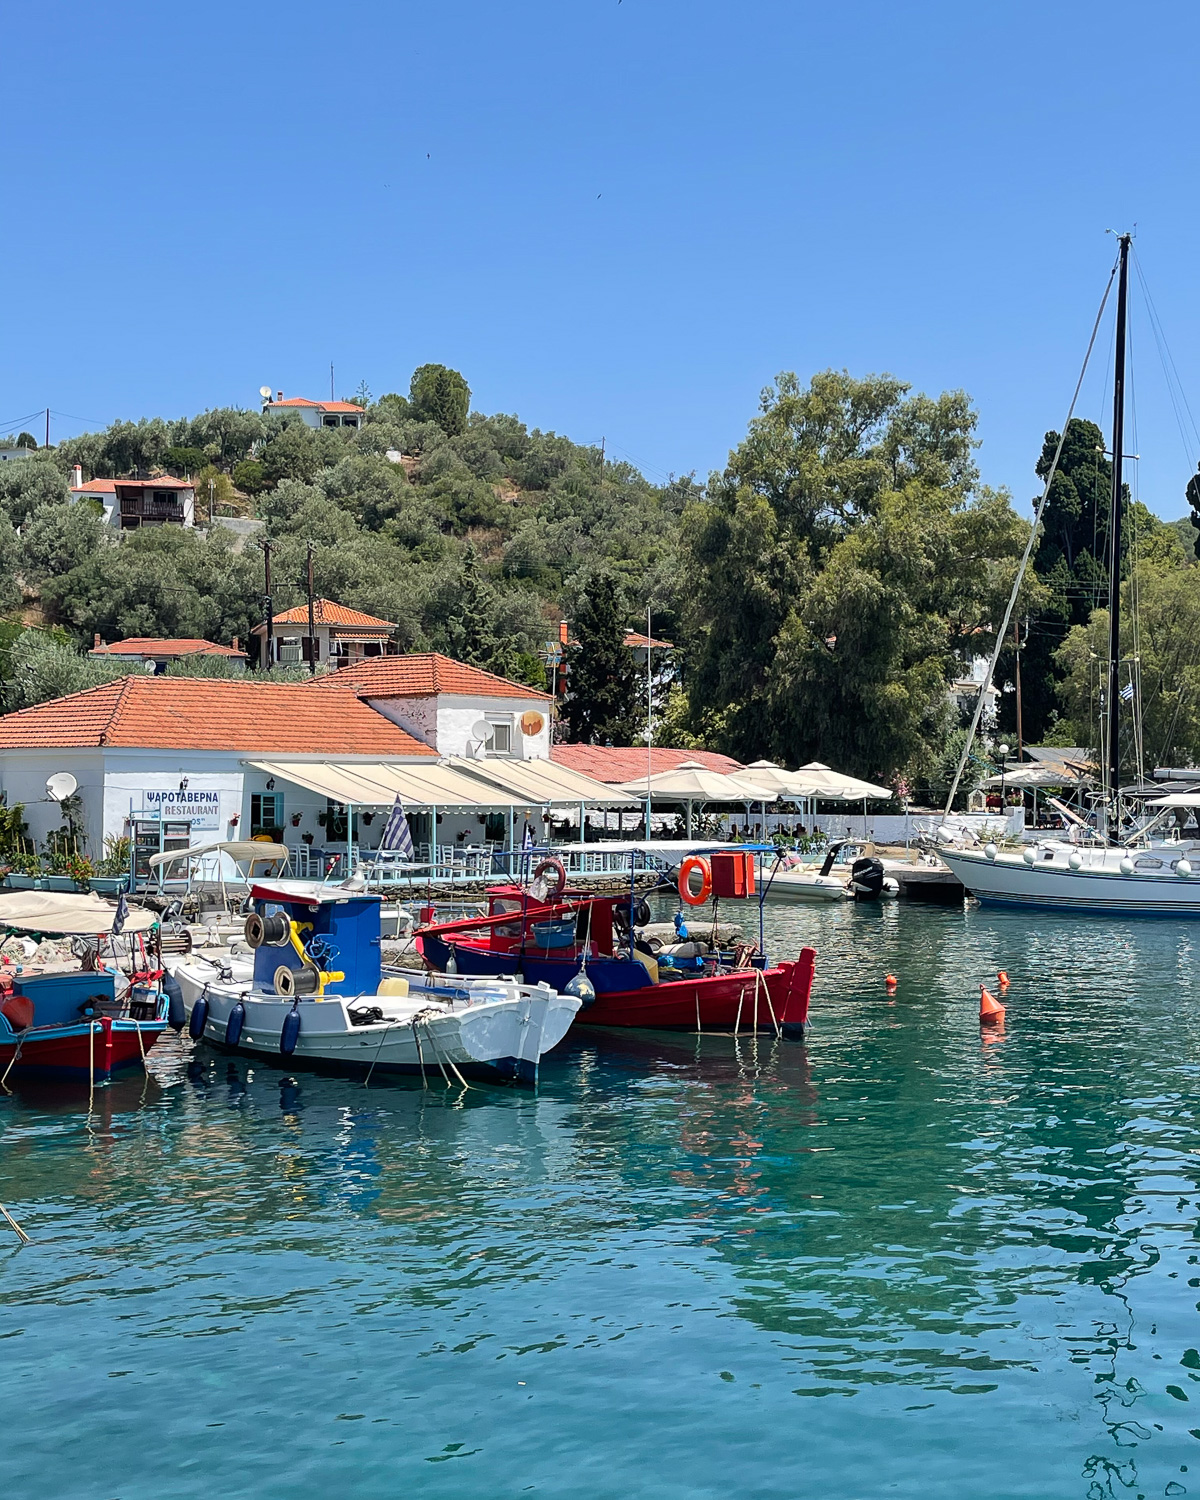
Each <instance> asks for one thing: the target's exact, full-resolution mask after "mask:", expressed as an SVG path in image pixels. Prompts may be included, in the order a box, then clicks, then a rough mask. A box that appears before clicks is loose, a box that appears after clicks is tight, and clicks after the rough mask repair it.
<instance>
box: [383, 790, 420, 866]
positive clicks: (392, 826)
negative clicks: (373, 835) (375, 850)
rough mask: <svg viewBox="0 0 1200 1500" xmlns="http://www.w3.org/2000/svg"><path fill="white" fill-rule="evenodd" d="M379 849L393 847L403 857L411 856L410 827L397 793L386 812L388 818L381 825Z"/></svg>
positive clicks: (409, 857) (408, 857)
mask: <svg viewBox="0 0 1200 1500" xmlns="http://www.w3.org/2000/svg"><path fill="white" fill-rule="evenodd" d="M379 847H380V848H381V849H395V850H396V851H397V852H398V853H400V854H403V856H404V857H405V859H411V858H412V857H413V841H412V829H411V828H410V827H409V826H408V819H407V818H406V817H405V816H404V803H403V802H401V800H400V796H399V794H398V793H397V796H396V800H395V802H393V803H392V810H391V812H390V813H388V820H387V822H386V823H385V824H384V825H383V836H382V837H381V838H380V840H379Z"/></svg>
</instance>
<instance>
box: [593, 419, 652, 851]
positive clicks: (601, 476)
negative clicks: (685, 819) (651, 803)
mask: <svg viewBox="0 0 1200 1500" xmlns="http://www.w3.org/2000/svg"><path fill="white" fill-rule="evenodd" d="M600 478H601V479H603V478H604V439H603V438H601V439H600ZM647 837H649V835H647Z"/></svg>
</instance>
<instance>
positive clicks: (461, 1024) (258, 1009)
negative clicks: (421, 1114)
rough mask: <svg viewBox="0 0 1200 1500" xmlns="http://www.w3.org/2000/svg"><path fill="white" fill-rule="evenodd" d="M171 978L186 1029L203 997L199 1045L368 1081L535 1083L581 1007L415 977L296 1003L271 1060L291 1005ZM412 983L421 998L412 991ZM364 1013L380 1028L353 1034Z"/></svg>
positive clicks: (244, 987)
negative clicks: (371, 990) (414, 1078)
mask: <svg viewBox="0 0 1200 1500" xmlns="http://www.w3.org/2000/svg"><path fill="white" fill-rule="evenodd" d="M172 972H173V974H174V977H175V978H176V980H177V981H178V982H179V987H180V989H181V991H182V993H183V1002H184V1009H185V1011H186V1013H187V1017H188V1021H189V1024H190V1022H191V1018H192V1010H193V1007H194V1006H195V1005H196V1003H197V1001H198V1000H199V999H200V998H201V996H203V997H204V999H205V1000H206V1001H207V1003H208V1015H207V1019H206V1021H205V1025H204V1033H203V1039H204V1040H205V1041H206V1042H210V1043H212V1044H213V1045H214V1046H218V1047H224V1048H227V1049H228V1050H230V1051H233V1052H237V1053H239V1054H243V1055H245V1056H247V1057H256V1058H260V1059H262V1060H264V1061H271V1062H273V1063H274V1064H275V1065H276V1066H280V1065H282V1066H286V1067H306V1066H307V1067H313V1068H317V1069H327V1070H331V1071H335V1072H341V1073H349V1074H352V1075H355V1076H358V1075H365V1074H367V1073H370V1074H371V1075H372V1076H374V1075H375V1074H377V1073H378V1074H382V1073H413V1074H420V1075H421V1076H422V1077H425V1078H426V1079H428V1078H429V1076H430V1075H431V1074H432V1075H433V1077H435V1078H439V1079H440V1077H441V1075H442V1074H446V1076H448V1077H450V1078H453V1074H454V1070H455V1069H457V1070H458V1071H459V1072H461V1073H463V1074H468V1075H474V1076H479V1075H484V1076H490V1077H493V1078H496V1079H501V1080H506V1081H509V1080H511V1081H516V1082H520V1083H534V1082H536V1081H537V1071H538V1064H539V1062H540V1061H541V1058H542V1057H543V1056H544V1054H545V1053H547V1052H548V1051H549V1050H550V1049H551V1048H552V1047H554V1046H555V1045H556V1044H557V1043H558V1042H560V1041H561V1040H562V1039H563V1037H564V1036H565V1035H566V1033H567V1030H568V1028H569V1027H570V1025H571V1022H572V1021H573V1020H574V1019H575V1015H576V1012H577V1011H578V1010H579V1006H580V1002H579V1001H578V1000H576V999H573V998H572V997H571V996H568V995H559V994H557V993H556V992H555V991H554V990H552V989H550V987H549V986H548V985H520V984H517V983H515V982H514V981H508V980H502V979H501V980H496V981H494V982H490V983H489V984H488V985H486V986H478V985H471V984H470V983H466V984H464V983H462V982H459V983H455V982H454V981H453V979H452V978H451V979H447V978H446V977H445V976H438V977H437V978H436V980H430V981H429V982H428V983H426V982H425V976H420V975H414V976H413V987H412V989H411V990H410V993H409V994H408V995H406V996H395V995H354V996H342V995H328V996H326V997H325V998H324V999H320V1000H318V999H315V998H312V999H304V1000H301V1001H300V1002H299V1012H300V1033H299V1036H298V1037H297V1039H296V1045H295V1050H294V1051H293V1052H291V1053H288V1054H286V1055H284V1054H282V1053H281V1051H280V1037H281V1035H282V1031H283V1023H284V1020H285V1019H286V1017H287V1015H288V1014H289V1012H290V1011H291V1009H292V1001H291V1000H290V999H284V998H282V997H281V996H279V995H274V994H271V993H268V992H266V991H262V990H254V989H253V988H252V987H251V984H250V982H249V980H248V978H239V977H234V978H232V979H225V978H214V970H213V967H212V966H211V965H209V964H207V963H205V962H204V961H203V960H199V961H191V962H188V961H183V962H180V963H177V964H175V965H174V966H173V968H172ZM418 983H421V984H422V988H420V989H418V988H417V987H416V986H417V984H418ZM239 1001H240V1002H241V1003H242V1005H243V1006H244V1007H245V1020H244V1022H243V1024H242V1030H241V1034H240V1036H238V1038H237V1040H236V1042H235V1043H234V1044H233V1045H232V1046H230V1045H229V1042H228V1035H227V1026H228V1023H229V1018H230V1014H231V1012H232V1011H233V1009H234V1007H235V1006H236V1005H237V1003H238V1002H239ZM364 1006H373V1007H377V1008H378V1009H379V1010H381V1011H382V1012H383V1019H382V1020H381V1021H372V1022H369V1023H368V1024H365V1025H358V1024H354V1023H353V1022H352V1020H351V1017H350V1011H351V1010H352V1009H356V1008H362V1007H364Z"/></svg>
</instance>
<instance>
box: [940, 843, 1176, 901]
mask: <svg viewBox="0 0 1200 1500" xmlns="http://www.w3.org/2000/svg"><path fill="white" fill-rule="evenodd" d="M1186 852H1187V851H1185V850H1176V851H1166V850H1158V849H1156V850H1153V851H1145V852H1133V853H1131V854H1130V855H1128V856H1127V855H1126V852H1125V851H1123V850H1119V849H1092V850H1088V849H1085V850H1080V851H1078V853H1079V858H1080V860H1081V862H1082V863H1081V866H1080V868H1079V869H1077V870H1073V869H1071V868H1070V865H1069V863H1068V862H1067V861H1068V860H1069V857H1070V856H1069V855H1062V856H1060V855H1055V857H1054V858H1053V859H1049V860H1047V859H1044V858H1039V859H1037V860H1036V861H1035V862H1034V864H1033V865H1029V864H1027V863H1026V862H1025V860H1024V859H1023V857H1022V856H1021V855H1019V854H1017V855H1013V854H1009V853H1008V852H1001V853H999V854H997V856H996V858H995V859H994V860H990V859H988V857H987V855H986V854H984V853H983V851H982V850H974V849H940V850H939V851H938V853H939V854H940V856H941V858H942V859H943V860H944V861H945V863H946V864H947V865H948V866H949V868H950V869H951V870H952V871H953V872H954V874H955V875H957V876H958V878H959V880H961V881H962V883H963V885H964V886H965V887H966V888H967V890H968V891H969V892H970V893H971V895H972V896H975V897H977V898H978V899H979V900H980V901H983V902H986V903H987V904H989V905H992V906H1008V907H1021V908H1033V907H1038V908H1041V909H1042V910H1056V911H1073V912H1099V913H1104V914H1108V915H1113V914H1117V915H1121V916H1147V917H1200V863H1198V864H1197V876H1196V877H1195V878H1192V879H1183V878H1181V877H1180V876H1179V875H1177V874H1175V872H1174V869H1173V865H1174V864H1175V863H1176V862H1177V861H1178V859H1179V858H1180V855H1181V854H1183V853H1186ZM1126 857H1130V858H1132V860H1133V863H1134V870H1133V873H1132V874H1128V875H1127V874H1125V873H1124V872H1123V871H1122V870H1121V868H1120V862H1121V859H1122V858H1126ZM1151 860H1155V861H1159V862H1160V864H1159V869H1157V870H1155V869H1152V868H1149V867H1148V862H1149V861H1151ZM1139 864H1140V865H1141V867H1140V868H1139Z"/></svg>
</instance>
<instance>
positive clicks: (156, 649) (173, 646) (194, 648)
mask: <svg viewBox="0 0 1200 1500" xmlns="http://www.w3.org/2000/svg"><path fill="white" fill-rule="evenodd" d="M245 654H246V653H245V652H244V651H238V650H236V649H235V648H234V647H233V646H218V645H216V643H215V642H213V641H200V640H190V639H186V638H183V639H180V640H174V641H168V640H157V639H155V638H154V637H152V636H140V635H133V636H130V637H129V639H128V640H124V641H109V643H108V644H107V645H106V646H93V648H92V649H91V650H90V651H89V652H88V655H89V656H240V657H244V656H245Z"/></svg>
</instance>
